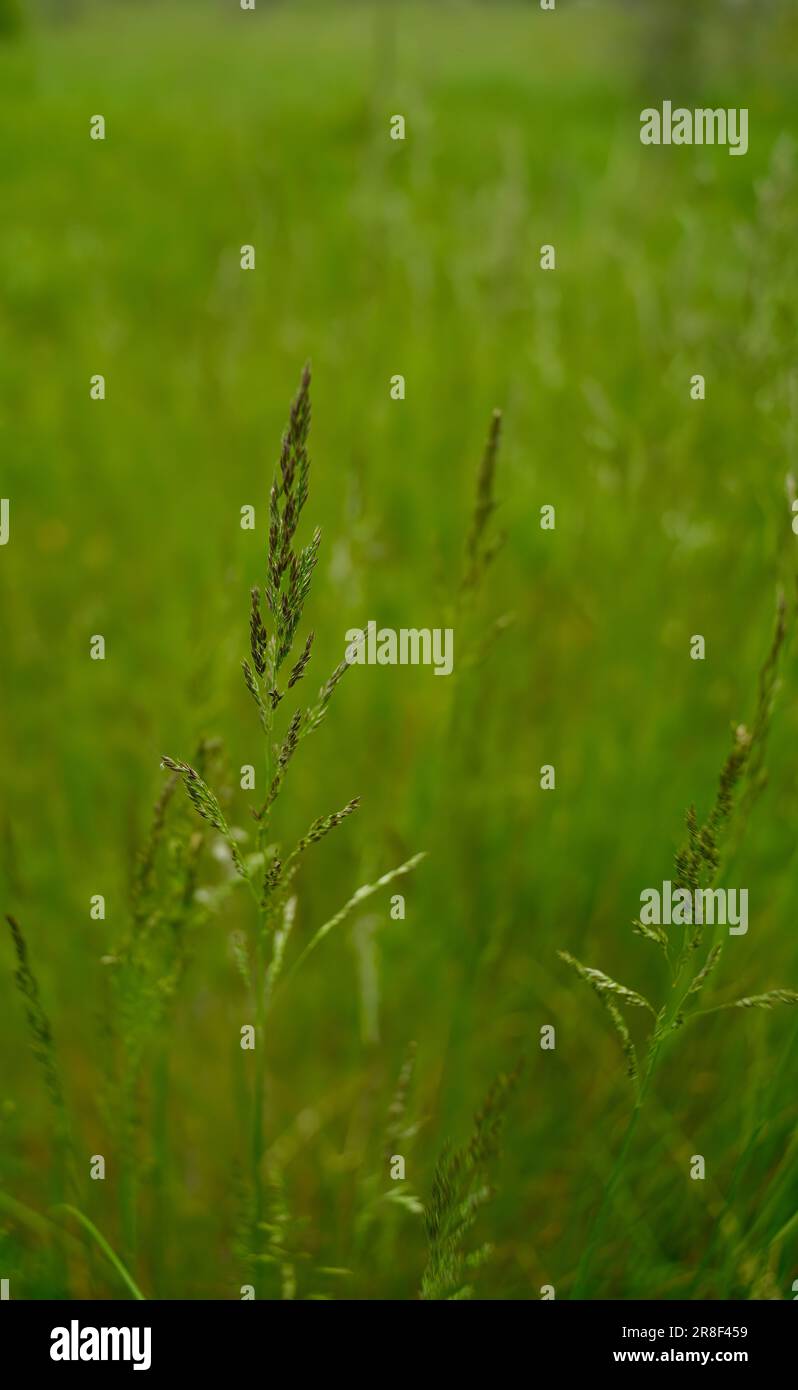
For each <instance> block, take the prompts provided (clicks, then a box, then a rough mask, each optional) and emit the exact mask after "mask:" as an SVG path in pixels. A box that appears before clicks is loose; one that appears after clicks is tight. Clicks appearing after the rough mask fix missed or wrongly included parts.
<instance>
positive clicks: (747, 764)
mask: <svg viewBox="0 0 798 1390" xmlns="http://www.w3.org/2000/svg"><path fill="white" fill-rule="evenodd" d="M785 637H786V605H785V601H784V597H783V595H781V594H780V595H779V600H778V610H777V617H776V624H775V629H774V633H773V639H772V642H771V645H770V648H769V651H768V653H767V656H766V657H765V660H764V662H763V665H762V669H761V671H760V676H759V690H758V696H757V703H756V709H755V713H754V718H753V723H752V726H751V729H750V730H749V729H748V728H747V727H746V726H745V725H743V724H740V725H738V726H737V728H736V729H735V732H734V741H733V745H732V749H731V752H730V753H729V754H728V757H727V758H726V761H725V762H724V764H723V767H722V769H721V773H720V778H719V782H718V790H717V794H716V797H715V801H714V804H713V806H712V808H711V810H710V812H709V814H708V816H707V818H706V820H705V821H704V823H703V824H702V825H699V823H698V818H697V814H696V809H695V807H694V806H691V807H690V808H689V810H688V812H687V815H686V828H687V840H686V841H685V843H684V844H683V846H682V847H681V849H680V850H679V851H678V853H677V855H676V859H675V864H674V879H673V891H674V893H675V892H678V891H680V890H687V891H688V892H689V893H690V895H691V901H693V902H695V901H696V899H695V896H694V895H695V894H696V892H697V891H699V890H700V891H706V890H708V889H711V888H713V887H714V886H716V885H717V883H718V880H719V879H720V878H721V876H722V872H723V868H724V857H723V850H724V845H725V843H726V842H727V840H728V831H729V829H730V823H731V821H732V818H733V816H734V813H735V811H738V812H739V814H740V816H741V817H745V816H747V815H748V813H749V812H750V809H751V805H752V803H753V801H754V800H755V799H756V797H757V795H758V793H759V792H760V791H761V788H762V785H763V761H764V755H765V747H766V744H767V739H768V733H769V730H770V723H771V717H772V712H773V702H774V698H775V694H776V691H777V684H778V679H777V678H778V665H779V658H780V655H781V651H782V647H783V645H784V641H785ZM700 915H701V917H702V920H701V921H698V920H695V919H694V916H693V914H690V917H691V920H690V921H689V922H685V923H683V924H682V925H681V929H680V930H678V929H677V931H676V932H675V933H673V934H671V935H669V933H668V932H667V931H666V929H665V927H664V926H661V925H651V924H649V923H646V924H644V923H642V922H641V921H640V920H636V921H635V922H634V924H633V930H634V931H635V932H636V933H637V934H638V935H640V936H642V937H643V938H644V939H645V940H647V941H649V942H651V943H652V944H653V945H654V946H656V947H657V948H658V949H659V950H660V951H661V952H662V954H663V956H664V958H665V961H666V962H667V967H668V972H669V976H670V979H669V981H668V982H667V984H666V993H665V998H664V1000H663V1002H661V1003H660V1004H658V1005H657V1006H655V1005H653V1004H651V1003H650V1002H649V1001H648V999H646V998H645V997H644V996H643V995H642V994H640V993H639V992H638V991H637V990H634V989H630V988H628V987H627V986H626V985H623V984H620V983H619V982H618V981H617V980H614V979H612V978H611V977H610V976H609V975H606V974H604V972H603V971H601V970H598V969H595V968H594V967H592V966H585V965H583V964H582V963H581V962H580V961H578V960H576V959H575V958H574V957H573V956H572V955H571V954H570V953H569V952H568V951H559V952H558V954H559V956H560V958H561V959H562V960H563V961H564V962H565V963H566V964H567V965H570V966H571V967H572V968H573V969H574V970H575V971H576V973H577V974H578V975H579V976H580V977H581V979H583V980H584V981H585V982H586V983H587V984H589V985H590V986H591V987H592V988H593V990H594V991H595V993H596V994H597V995H598V997H599V999H600V1001H601V1003H602V1004H603V1006H604V1008H605V1010H606V1012H607V1014H608V1016H609V1018H610V1021H611V1022H612V1024H613V1027H614V1028H615V1030H616V1032H617V1034H618V1037H619V1039H620V1043H621V1047H622V1049H623V1053H624V1057H625V1059H626V1063H627V1073H628V1075H629V1077H630V1079H631V1082H632V1085H633V1087H634V1105H633V1107H632V1111H631V1115H630V1118H629V1122H628V1124H627V1127H626V1131H625V1133H624V1136H623V1139H622V1142H621V1145H620V1149H619V1152H618V1155H617V1158H616V1160H615V1163H614V1166H613V1168H612V1170H611V1172H610V1176H609V1179H608V1181H607V1182H606V1183H605V1184H604V1188H603V1193H602V1197H601V1199H600V1201H599V1203H598V1206H597V1209H596V1211H595V1214H594V1217H593V1220H592V1222H591V1225H590V1228H589V1230H588V1233H587V1237H586V1241H585V1246H584V1250H583V1254H582V1257H581V1260H580V1263H579V1267H578V1269H577V1273H576V1278H575V1281H574V1286H573V1297H575V1298H580V1297H584V1296H585V1292H586V1290H587V1289H588V1287H589V1280H590V1276H591V1274H592V1263H593V1259H594V1256H595V1252H596V1248H597V1245H598V1242H599V1240H600V1237H601V1234H602V1230H603V1223H604V1221H605V1220H606V1218H607V1216H608V1214H609V1212H610V1211H611V1209H612V1204H613V1199H614V1196H615V1192H616V1189H617V1187H618V1184H619V1182H620V1180H621V1176H622V1174H623V1171H624V1166H625V1164H626V1161H627V1158H628V1155H629V1151H630V1147H631V1144H632V1140H633V1137H634V1134H635V1131H636V1129H637V1125H638V1121H639V1118H640V1115H641V1113H642V1111H643V1107H644V1104H645V1101H646V1098H647V1096H648V1094H649V1091H650V1088H651V1085H652V1082H653V1080H654V1078H655V1076H656V1073H657V1071H658V1069H659V1067H660V1065H661V1062H662V1060H663V1058H664V1056H665V1053H666V1051H667V1050H668V1049H669V1048H670V1046H671V1045H672V1044H673V1043H674V1042H675V1041H676V1039H677V1037H678V1036H679V1035H680V1034H681V1030H682V1029H683V1028H684V1026H685V1025H686V1024H689V1023H691V1022H693V1021H694V1020H696V1019H699V1018H701V1017H703V1016H705V1015H707V1014H710V1013H715V1012H718V1011H719V1010H725V1009H730V1008H764V1009H771V1008H774V1007H776V1006H777V1005H778V1004H798V991H796V990H790V989H782V988H775V989H769V990H767V991H766V992H765V993H763V994H758V995H751V996H747V997H744V998H741V999H736V1000H732V1001H731V1002H729V1003H725V1004H719V1005H715V1006H714V1007H711V1008H708V1009H698V1008H696V1002H697V996H698V995H699V994H701V993H702V992H703V991H704V989H705V987H706V986H708V984H709V982H710V980H712V981H713V982H714V976H715V971H716V970H717V969H718V967H719V965H720V961H721V958H722V956H723V952H724V941H723V939H722V937H721V928H720V926H719V925H718V924H717V923H714V922H713V928H712V932H711V933H710V934H709V938H708V937H707V933H706V932H705V923H704V921H703V914H700ZM630 1007H631V1008H634V1009H640V1010H643V1011H644V1012H645V1013H647V1014H648V1015H649V1016H650V1017H651V1018H652V1019H653V1030H652V1032H651V1035H650V1037H649V1040H648V1048H647V1052H646V1057H645V1061H644V1063H643V1066H642V1068H641V1067H640V1065H639V1062H638V1056H637V1050H636V1048H635V1044H634V1042H633V1041H632V1036H631V1034H630V1031H629V1028H628V1027H627V1024H626V1022H625V1020H624V1018H623V1015H622V1013H621V1009H622V1008H630Z"/></svg>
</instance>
